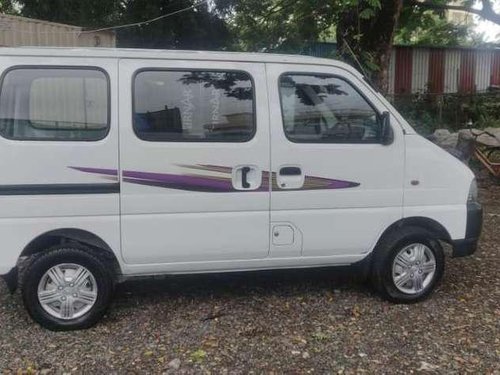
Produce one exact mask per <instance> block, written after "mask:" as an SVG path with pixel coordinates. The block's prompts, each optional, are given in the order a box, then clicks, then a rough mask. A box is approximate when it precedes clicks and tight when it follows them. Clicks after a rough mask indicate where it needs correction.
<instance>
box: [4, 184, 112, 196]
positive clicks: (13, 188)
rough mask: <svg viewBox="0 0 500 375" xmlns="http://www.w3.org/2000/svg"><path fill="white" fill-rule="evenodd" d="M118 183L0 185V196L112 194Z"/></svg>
mask: <svg viewBox="0 0 500 375" xmlns="http://www.w3.org/2000/svg"><path fill="white" fill-rule="evenodd" d="M119 192H120V183H104V184H28V185H0V195H61V194H112V193H119Z"/></svg>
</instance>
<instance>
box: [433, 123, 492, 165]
mask: <svg viewBox="0 0 500 375" xmlns="http://www.w3.org/2000/svg"><path fill="white" fill-rule="evenodd" d="M428 139H429V140H431V141H432V142H434V143H435V144H437V145H438V146H441V147H442V148H444V149H445V150H446V151H448V152H450V153H451V154H453V155H455V156H456V157H457V158H459V159H460V160H463V161H468V160H469V159H470V157H471V156H472V152H473V145H474V139H475V140H476V142H479V143H481V144H483V145H485V146H491V147H500V128H486V129H484V130H481V129H460V130H459V131H458V132H456V133H452V132H450V131H449V130H448V129H436V131H435V132H434V133H433V134H431V135H430V136H429V137H428Z"/></svg>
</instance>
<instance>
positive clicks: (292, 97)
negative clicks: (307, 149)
mask: <svg viewBox="0 0 500 375" xmlns="http://www.w3.org/2000/svg"><path fill="white" fill-rule="evenodd" d="M279 89H280V97H281V110H282V115H283V126H284V130H285V134H286V136H287V137H288V139H289V140H291V141H292V142H297V143H379V142H380V139H381V123H380V116H379V115H378V113H377V111H375V109H374V108H373V107H372V106H371V105H370V104H369V103H368V101H367V100H366V99H365V98H364V97H363V96H362V95H361V94H360V93H359V92H358V91H357V90H356V89H355V88H354V87H353V86H352V85H351V84H350V83H349V82H347V81H345V80H343V79H341V78H338V77H336V76H331V75H323V74H302V73H301V74H293V73H290V74H284V75H282V76H281V77H280V81H279Z"/></svg>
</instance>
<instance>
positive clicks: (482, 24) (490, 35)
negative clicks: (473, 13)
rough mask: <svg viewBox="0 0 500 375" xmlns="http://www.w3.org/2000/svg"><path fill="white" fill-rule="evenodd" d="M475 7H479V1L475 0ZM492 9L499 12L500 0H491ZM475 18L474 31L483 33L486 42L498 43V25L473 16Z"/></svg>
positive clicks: (499, 34)
mask: <svg viewBox="0 0 500 375" xmlns="http://www.w3.org/2000/svg"><path fill="white" fill-rule="evenodd" d="M475 7H477V8H478V9H481V2H480V1H477V2H476V4H475ZM493 9H494V10H495V11H496V12H497V13H500V0H494V1H493ZM474 19H475V20H476V27H475V30H476V32H479V33H484V37H485V41H486V42H496V43H500V25H497V24H495V23H493V22H490V21H485V20H483V19H482V18H480V17H474Z"/></svg>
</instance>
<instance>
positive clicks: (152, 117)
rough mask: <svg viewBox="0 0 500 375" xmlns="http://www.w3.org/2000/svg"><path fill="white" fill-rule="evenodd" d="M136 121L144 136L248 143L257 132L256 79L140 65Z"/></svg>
mask: <svg viewBox="0 0 500 375" xmlns="http://www.w3.org/2000/svg"><path fill="white" fill-rule="evenodd" d="M133 126H134V131H135V133H136V134H137V136H138V137H139V138H141V139H143V140H146V141H171V142H172V141H174V142H175V141H177V142H246V141H248V140H250V139H251V138H252V137H253V135H254V132H255V113H254V87H253V83H252V79H251V77H250V76H249V75H248V74H247V73H245V72H239V71H227V72H226V71H200V70H142V71H140V72H138V73H137V74H136V76H135V80H134V111H133Z"/></svg>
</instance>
